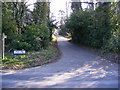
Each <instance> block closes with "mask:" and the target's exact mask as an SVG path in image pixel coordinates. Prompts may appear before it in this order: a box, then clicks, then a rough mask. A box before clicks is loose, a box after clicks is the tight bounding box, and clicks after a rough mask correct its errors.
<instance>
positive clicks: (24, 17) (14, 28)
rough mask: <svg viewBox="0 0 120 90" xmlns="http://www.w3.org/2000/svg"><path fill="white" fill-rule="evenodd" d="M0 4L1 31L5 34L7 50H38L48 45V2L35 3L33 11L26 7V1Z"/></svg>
mask: <svg viewBox="0 0 120 90" xmlns="http://www.w3.org/2000/svg"><path fill="white" fill-rule="evenodd" d="M2 6H3V7H2V27H3V28H2V31H3V32H4V33H5V34H6V35H7V39H6V41H5V44H6V47H7V50H8V49H11V48H12V49H25V50H40V49H43V48H46V47H47V46H48V44H49V41H50V40H49V37H50V31H49V29H48V27H49V26H47V23H48V21H49V20H48V19H49V4H48V3H46V2H43V3H36V4H35V8H34V10H33V11H30V10H29V9H28V8H27V7H28V6H27V4H26V2H9V3H8V2H4V3H3V4H2ZM39 6H40V7H39ZM36 20H37V21H36Z"/></svg>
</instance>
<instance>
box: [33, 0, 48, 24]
mask: <svg viewBox="0 0 120 90" xmlns="http://www.w3.org/2000/svg"><path fill="white" fill-rule="evenodd" d="M49 11H50V10H49V3H47V2H37V3H35V8H34V10H33V21H34V22H35V24H38V25H40V24H44V25H46V24H47V20H48V19H49Z"/></svg>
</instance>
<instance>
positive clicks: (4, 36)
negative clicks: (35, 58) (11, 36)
mask: <svg viewBox="0 0 120 90" xmlns="http://www.w3.org/2000/svg"><path fill="white" fill-rule="evenodd" d="M5 38H7V36H6V35H5V34H4V33H3V35H2V41H3V50H2V59H4V57H5Z"/></svg>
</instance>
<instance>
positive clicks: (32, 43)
mask: <svg viewBox="0 0 120 90" xmlns="http://www.w3.org/2000/svg"><path fill="white" fill-rule="evenodd" d="M14 38H15V39H13V40H12V42H11V47H12V48H14V49H24V50H40V49H41V48H46V47H47V46H48V44H49V30H48V28H47V27H46V26H43V25H40V26H37V25H31V26H26V31H25V32H24V33H23V34H21V35H17V36H15V37H14Z"/></svg>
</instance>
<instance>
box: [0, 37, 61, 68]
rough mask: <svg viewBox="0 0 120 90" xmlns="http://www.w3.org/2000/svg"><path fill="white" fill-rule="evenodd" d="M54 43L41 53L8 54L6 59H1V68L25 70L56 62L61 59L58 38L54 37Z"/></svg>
mask: <svg viewBox="0 0 120 90" xmlns="http://www.w3.org/2000/svg"><path fill="white" fill-rule="evenodd" d="M53 39H54V40H53V41H52V42H50V45H49V46H48V47H47V48H46V49H43V50H40V51H31V52H27V54H26V55H24V56H16V57H15V56H14V55H13V54H12V53H6V57H5V58H4V59H2V58H0V62H2V63H1V64H0V66H1V67H2V69H23V68H30V67H35V66H41V65H43V64H46V63H50V62H53V61H55V60H56V59H57V58H58V57H59V49H58V46H57V42H56V37H55V36H53Z"/></svg>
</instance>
